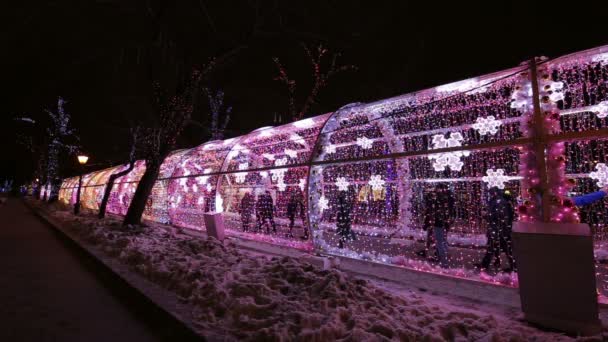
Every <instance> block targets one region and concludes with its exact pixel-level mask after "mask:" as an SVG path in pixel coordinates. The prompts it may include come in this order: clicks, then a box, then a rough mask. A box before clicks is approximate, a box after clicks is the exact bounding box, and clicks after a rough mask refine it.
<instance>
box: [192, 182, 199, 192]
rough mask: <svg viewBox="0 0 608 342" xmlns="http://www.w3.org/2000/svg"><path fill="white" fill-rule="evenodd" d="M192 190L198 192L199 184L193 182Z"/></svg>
mask: <svg viewBox="0 0 608 342" xmlns="http://www.w3.org/2000/svg"><path fill="white" fill-rule="evenodd" d="M192 191H194V192H198V186H197V185H196V184H192Z"/></svg>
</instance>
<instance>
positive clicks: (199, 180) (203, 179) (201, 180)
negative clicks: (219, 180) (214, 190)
mask: <svg viewBox="0 0 608 342" xmlns="http://www.w3.org/2000/svg"><path fill="white" fill-rule="evenodd" d="M194 180H196V182H197V183H198V184H200V185H204V184H207V181H208V180H209V176H199V177H196V178H194Z"/></svg>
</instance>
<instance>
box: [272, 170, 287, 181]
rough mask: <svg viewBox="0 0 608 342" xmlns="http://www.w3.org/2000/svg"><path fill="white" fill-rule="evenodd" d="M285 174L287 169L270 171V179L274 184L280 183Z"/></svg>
mask: <svg viewBox="0 0 608 342" xmlns="http://www.w3.org/2000/svg"><path fill="white" fill-rule="evenodd" d="M285 172H287V169H274V170H270V174H271V175H272V176H271V179H272V180H273V181H275V182H282V181H283V179H284V177H285Z"/></svg>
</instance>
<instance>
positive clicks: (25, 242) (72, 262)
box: [0, 199, 163, 342]
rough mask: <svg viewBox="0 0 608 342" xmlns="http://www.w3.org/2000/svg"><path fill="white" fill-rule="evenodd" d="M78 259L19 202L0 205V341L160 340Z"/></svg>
mask: <svg viewBox="0 0 608 342" xmlns="http://www.w3.org/2000/svg"><path fill="white" fill-rule="evenodd" d="M84 259H86V258H84V257H83V256H82V255H79V254H78V253H76V252H75V251H74V250H72V248H70V247H69V246H68V245H66V243H65V242H64V241H62V240H61V239H60V238H59V237H58V236H57V235H56V233H54V232H53V230H52V229H51V228H50V227H49V226H47V225H46V224H44V223H43V222H42V221H40V220H39V219H38V218H37V217H36V216H34V214H33V213H32V212H31V211H30V210H29V209H28V208H27V207H25V205H24V204H23V203H22V202H21V201H20V200H18V199H9V201H8V202H7V203H6V204H5V205H0V341H112V342H117V341H158V340H161V339H163V338H162V335H161V334H160V333H159V332H158V331H155V330H158V328H154V327H151V325H152V324H151V323H150V322H149V321H148V319H147V318H146V321H144V320H143V316H145V314H144V315H142V313H141V312H140V313H137V312H135V311H134V310H141V309H136V308H135V307H136V306H137V305H133V304H132V303H128V302H129V301H128V300H126V301H125V299H124V298H122V299H121V298H119V297H121V296H122V297H124V293H123V294H121V293H120V292H121V291H120V290H117V289H116V286H112V285H111V282H112V281H111V280H110V279H108V277H107V275H106V276H102V275H100V274H98V273H100V272H95V271H96V267H95V265H94V264H93V263H92V262H91V261H90V260H89V261H87V260H84ZM123 292H124V291H123Z"/></svg>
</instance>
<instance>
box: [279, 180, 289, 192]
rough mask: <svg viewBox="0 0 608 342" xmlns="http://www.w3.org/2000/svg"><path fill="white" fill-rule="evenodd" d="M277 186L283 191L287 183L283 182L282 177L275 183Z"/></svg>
mask: <svg viewBox="0 0 608 342" xmlns="http://www.w3.org/2000/svg"><path fill="white" fill-rule="evenodd" d="M277 188H278V189H279V191H285V189H287V185H286V184H285V183H283V180H282V179H280V181H279V182H278V183H277Z"/></svg>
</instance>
